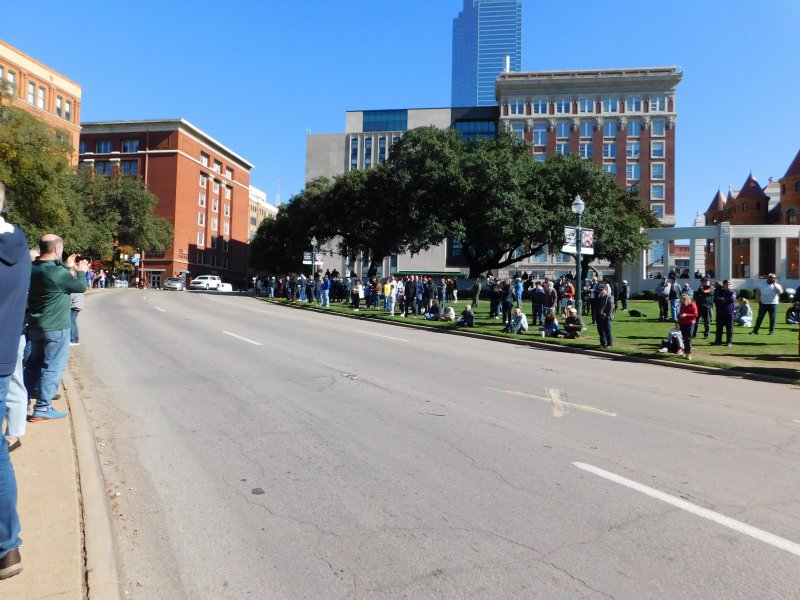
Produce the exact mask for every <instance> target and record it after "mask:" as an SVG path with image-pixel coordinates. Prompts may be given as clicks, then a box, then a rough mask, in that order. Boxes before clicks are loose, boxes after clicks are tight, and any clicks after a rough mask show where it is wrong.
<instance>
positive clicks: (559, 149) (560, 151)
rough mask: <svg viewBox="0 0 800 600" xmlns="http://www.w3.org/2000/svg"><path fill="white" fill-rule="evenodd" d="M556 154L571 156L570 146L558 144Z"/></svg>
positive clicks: (562, 143)
mask: <svg viewBox="0 0 800 600" xmlns="http://www.w3.org/2000/svg"><path fill="white" fill-rule="evenodd" d="M556 154H562V155H564V156H567V155H568V154H569V144H567V143H564V142H560V143H558V144H556Z"/></svg>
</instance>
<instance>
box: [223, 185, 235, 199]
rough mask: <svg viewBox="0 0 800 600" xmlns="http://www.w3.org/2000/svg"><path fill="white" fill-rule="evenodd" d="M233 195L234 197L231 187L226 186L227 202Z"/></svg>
mask: <svg viewBox="0 0 800 600" xmlns="http://www.w3.org/2000/svg"><path fill="white" fill-rule="evenodd" d="M232 195H233V188H231V187H230V186H228V185H226V186H225V199H226V200H230V199H231V196H232Z"/></svg>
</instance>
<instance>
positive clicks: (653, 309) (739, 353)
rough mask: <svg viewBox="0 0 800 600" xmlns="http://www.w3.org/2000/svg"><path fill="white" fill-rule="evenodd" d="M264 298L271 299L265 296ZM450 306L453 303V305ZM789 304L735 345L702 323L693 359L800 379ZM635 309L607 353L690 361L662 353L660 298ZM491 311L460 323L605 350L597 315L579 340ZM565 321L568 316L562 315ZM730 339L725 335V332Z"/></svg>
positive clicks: (744, 332) (369, 313)
mask: <svg viewBox="0 0 800 600" xmlns="http://www.w3.org/2000/svg"><path fill="white" fill-rule="evenodd" d="M263 300H266V299H265V298H264V299H263ZM269 301H270V302H274V303H279V304H285V303H286V301H285V300H275V299H270V300H269ZM466 304H467V302H465V301H460V302H458V303H457V304H453V305H452V306H453V308H454V309H455V312H456V315H459V314H460V313H461V311H462V310H463V308H464V306H465V305H466ZM448 305H450V304H448ZM751 305H752V308H753V314H754V316H755V315H757V314H758V304H757V303H756V302H755V301H753V302H752V303H751ZM294 306H297V307H299V308H305V309H311V310H320V311H328V312H335V313H341V314H346V315H348V316H351V317H355V318H358V319H368V320H378V321H394V322H401V323H413V324H414V325H416V326H420V327H437V328H447V329H455V326H454V325H453V324H452V323H444V322H436V321H426V320H424V319H423V318H422V317H419V318H416V319H414V318H412V317H410V316H409V317H408V318H404V317H400V316H394V317H391V316H389V315H388V314H387V313H385V312H384V311H383V310H378V309H374V308H371V309H366V308H364V306H363V304H362V307H361V310H360V311H359V312H354V311H353V309H352V308H351V307H350V304H349V303H348V304H339V303H333V302H332V303H331V307H330V308H326V309H322V308H319V307H315V306H313V305H309V304H306V303H300V302H298V303H296V304H295V305H294ZM787 306H788V305H786V304H781V305H780V308H779V310H778V323H777V324H776V326H775V335H771V336H770V335H767V333H768V331H769V327H768V325H769V320H768V318H765V321H764V323H763V324H762V327H761V329H760V331H759V335H748V333H749V332H750V331H752V328H750V327H735V328H734V332H733V346H731V347H728V346H726V345H723V346H712V345H711V342H713V341H714V333H715V330H716V329H715V328H716V323H712V324H711V331H710V334H709V338H708V339H707V340H706V339H703V336H702V332H703V325H702V323H701V324H700V328H699V330H698V337H697V338H695V339H694V340H692V342H693V344H692V359H693V360H692V363H693V364H698V365H704V366H711V367H720V368H727V369H733V370H736V371H741V372H745V373H755V374H759V375H767V376H773V377H781V378H785V379H791V380H797V379H798V376H799V374H798V327H797V326H796V325H786V324H785V323H784V321H785V313H786V308H787ZM628 308H629V309H636V310H638V311H639V312H641V313H643V314H645V315H647V316H646V317H642V318H634V317H631V316H630V315H629V314H628V313H626V312H624V311H622V310H620V311H618V312H617V314H616V316H615V317H614V322H613V326H612V333H613V338H614V347H613V348H612V349H608V350H603V352H608V353H613V354H621V355H627V356H637V357H646V358H653V359H656V360H660V361H671V362H688V361H687V360H686V359H685V358H682V357H678V356H676V355H671V354H657V353H656V348H658V345H659V343H660V342H661V340H662V339H664V338H665V337H666V335H667V333H668V332H669V330H670V329H671V328H672V325H671V324H670V323H663V322H659V321H658V303H657V302H655V301H647V300H634V301H631V302H629V303H628ZM523 310H524V311H525V313H526V314H527V315H528V318H529V319H530V314H531V304H530V302H526V303H525V305H524V307H523ZM488 312H489V302H488V301H481V304H480V306H479V307H478V308H477V310H476V311H475V315H476V319H475V327H473V328H460V327H459V329H464V330H466V331H470V332H474V333H480V334H485V335H491V336H496V337H498V338H514V339H522V340H529V341H532V342H536V343H541V344H554V345H559V346H568V347H574V348H591V349H598V350H599V349H600V342H599V338H598V335H597V329H596V328H595V327H594V326H593V325H591V318H590V317H584V322H585V324H586V327H587V329H586V331H584V334H583V337H581V339H578V340H560V339H555V338H542V337H539V335H538V328H535V327H532V328H531V330H530V333H528V334H526V335H514V334H508V333H503V331H502V330H503V325H502V321H500V320H495V319H490V318H488V317H487V316H486V315H487V314H488ZM559 321H560V322H562V323H563V320H562V319H559ZM723 340H724V335H723Z"/></svg>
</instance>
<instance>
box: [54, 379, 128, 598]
mask: <svg viewBox="0 0 800 600" xmlns="http://www.w3.org/2000/svg"><path fill="white" fill-rule="evenodd" d="M62 385H63V387H64V393H65V396H66V399H67V403H68V404H69V408H70V420H71V422H72V431H73V436H74V442H75V455H76V458H77V460H78V481H79V483H78V491H79V498H80V503H81V517H82V519H83V545H84V554H85V561H86V564H85V568H86V587H87V596H88V598H89V600H106V599H108V600H121V599H122V598H123V597H124V596H123V591H122V582H121V581H120V577H119V567H118V564H117V547H116V542H115V539H114V533H113V525H112V520H111V508H110V507H109V504H108V499H107V497H106V489H105V487H106V486H105V479H104V478H103V468H102V465H101V463H100V455H99V454H98V453H97V444H96V442H95V439H94V434H93V433H92V428H91V426H90V424H89V417H88V416H87V414H86V406H85V405H84V403H83V397H82V396H81V394H80V392H79V391H78V386H77V385H76V384H75V380H74V379H73V377H72V373H71V372H70V371H69V369H68V370H67V371H65V373H64V379H63V382H62Z"/></svg>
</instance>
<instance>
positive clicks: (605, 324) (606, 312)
mask: <svg viewBox="0 0 800 600" xmlns="http://www.w3.org/2000/svg"><path fill="white" fill-rule="evenodd" d="M613 317H614V297H613V296H611V294H609V293H608V289H607V288H606V286H604V285H603V286H600V288H599V290H598V292H597V300H596V301H595V305H594V322H595V324H596V325H597V333H598V334H599V335H600V346H602V347H603V348H611V344H612V337H611V319H612V318H613Z"/></svg>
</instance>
